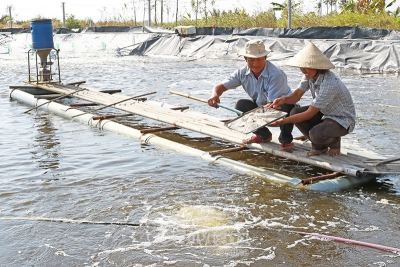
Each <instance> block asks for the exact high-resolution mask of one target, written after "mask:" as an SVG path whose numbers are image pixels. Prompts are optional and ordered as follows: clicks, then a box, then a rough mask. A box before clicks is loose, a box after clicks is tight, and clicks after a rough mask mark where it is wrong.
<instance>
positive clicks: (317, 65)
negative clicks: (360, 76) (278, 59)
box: [287, 43, 335, 70]
mask: <svg viewBox="0 0 400 267" xmlns="http://www.w3.org/2000/svg"><path fill="white" fill-rule="evenodd" d="M287 65H288V66H293V67H299V68H310V69H318V70H327V69H334V68H335V65H333V64H332V62H331V61H330V60H329V59H328V58H327V57H326V56H325V55H324V54H323V53H322V52H321V51H320V50H319V49H318V48H317V47H316V46H315V45H314V44H313V43H310V44H308V45H307V46H306V47H304V48H303V49H302V50H301V51H300V52H299V53H297V54H296V55H295V56H294V57H292V58H291V59H290V60H289V61H288V62H287Z"/></svg>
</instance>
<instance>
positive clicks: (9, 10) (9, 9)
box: [8, 6, 13, 29]
mask: <svg viewBox="0 0 400 267" xmlns="http://www.w3.org/2000/svg"><path fill="white" fill-rule="evenodd" d="M11 8H12V7H11V6H9V7H8V12H9V14H10V15H9V16H10V29H12V21H13V20H12V16H11Z"/></svg>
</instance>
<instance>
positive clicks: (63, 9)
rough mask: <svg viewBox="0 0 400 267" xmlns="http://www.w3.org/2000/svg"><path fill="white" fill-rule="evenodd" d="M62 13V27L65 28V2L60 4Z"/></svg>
mask: <svg viewBox="0 0 400 267" xmlns="http://www.w3.org/2000/svg"><path fill="white" fill-rule="evenodd" d="M62 12H63V27H64V29H65V28H66V27H65V2H62Z"/></svg>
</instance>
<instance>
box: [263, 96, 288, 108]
mask: <svg viewBox="0 0 400 267" xmlns="http://www.w3.org/2000/svg"><path fill="white" fill-rule="evenodd" d="M283 104H285V97H279V98H277V99H275V100H274V102H272V103H268V104H267V108H274V109H281V106H282V105H283Z"/></svg>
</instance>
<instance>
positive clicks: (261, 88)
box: [208, 40, 294, 152]
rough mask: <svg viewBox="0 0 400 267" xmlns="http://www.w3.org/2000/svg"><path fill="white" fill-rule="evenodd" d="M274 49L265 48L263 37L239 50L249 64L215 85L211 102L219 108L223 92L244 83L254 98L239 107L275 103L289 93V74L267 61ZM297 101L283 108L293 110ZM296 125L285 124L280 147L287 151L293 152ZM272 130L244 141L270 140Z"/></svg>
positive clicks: (239, 54) (288, 110)
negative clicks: (293, 132) (294, 126)
mask: <svg viewBox="0 0 400 267" xmlns="http://www.w3.org/2000/svg"><path fill="white" fill-rule="evenodd" d="M270 52H271V51H269V50H266V49H265V45H264V42H263V41H262V40H250V41H248V42H247V43H246V45H245V47H244V48H243V49H241V50H239V51H238V53H237V54H238V56H243V57H244V59H245V61H246V62H247V65H246V66H245V67H243V68H240V69H238V70H236V71H234V72H233V73H232V74H231V75H230V76H229V77H228V78H227V79H225V80H224V81H223V82H222V83H220V84H217V85H216V86H214V88H213V89H212V92H211V97H210V98H209V99H208V104H209V105H210V106H212V107H215V108H218V105H217V103H220V97H221V95H222V94H223V93H224V92H225V91H227V90H228V89H235V88H237V87H239V86H242V87H243V89H244V90H245V91H246V93H247V94H248V95H249V96H250V98H251V99H240V100H238V101H237V103H236V106H235V108H236V109H238V110H240V111H242V112H247V111H250V110H253V109H255V108H257V107H260V106H264V105H266V104H267V103H272V102H273V101H274V100H275V99H276V98H278V97H283V96H287V95H289V94H290V93H291V92H292V91H291V89H290V87H289V86H288V84H287V77H286V74H285V73H284V72H283V71H282V70H281V69H279V68H278V67H277V66H275V65H274V64H272V63H271V62H270V61H268V60H267V55H268V54H269V53H270ZM293 107H294V104H283V105H282V106H281V109H282V110H283V111H285V112H287V113H289V112H290V111H291V110H292V108H293ZM292 130H293V124H285V125H283V126H282V127H281V132H280V135H279V142H280V143H281V146H280V149H281V150H282V151H286V152H292V151H293V147H294V145H293V143H292V141H293V136H292ZM271 140H272V133H271V132H270V130H269V129H268V128H267V127H263V128H260V129H258V130H256V131H255V132H254V135H253V136H252V137H251V138H249V139H245V140H243V143H244V144H249V143H261V142H270V141H271Z"/></svg>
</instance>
